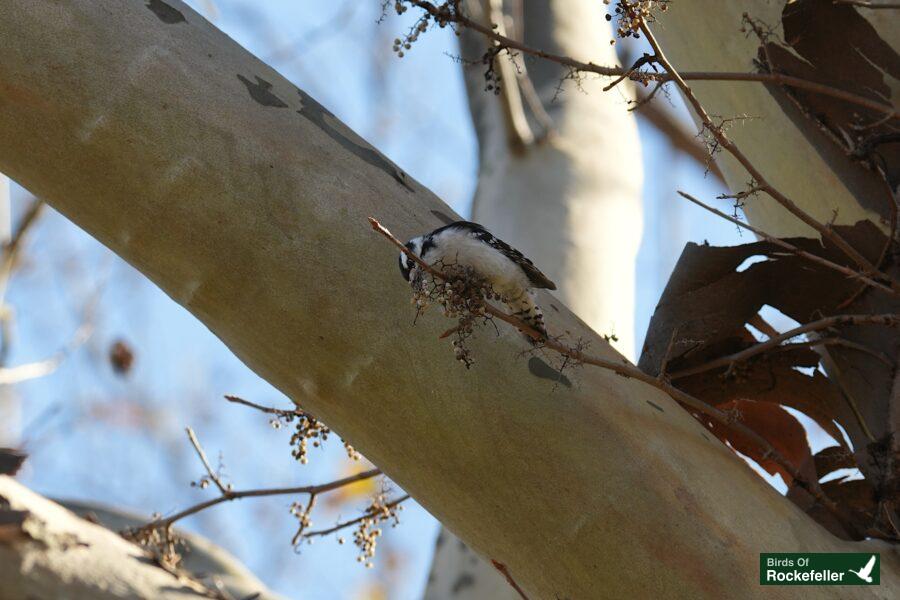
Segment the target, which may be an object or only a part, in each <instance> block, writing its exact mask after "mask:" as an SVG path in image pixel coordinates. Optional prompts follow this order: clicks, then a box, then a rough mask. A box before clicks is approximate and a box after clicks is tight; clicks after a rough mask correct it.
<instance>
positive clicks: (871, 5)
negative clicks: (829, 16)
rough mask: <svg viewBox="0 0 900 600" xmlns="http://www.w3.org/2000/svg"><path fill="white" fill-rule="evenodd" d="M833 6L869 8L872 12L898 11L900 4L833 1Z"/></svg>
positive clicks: (867, 0)
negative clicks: (883, 10)
mask: <svg viewBox="0 0 900 600" xmlns="http://www.w3.org/2000/svg"><path fill="white" fill-rule="evenodd" d="M832 3H833V4H847V5H849V6H858V7H859V8H868V9H870V10H878V9H880V8H890V9H898V8H900V2H884V3H878V2H869V0H832Z"/></svg>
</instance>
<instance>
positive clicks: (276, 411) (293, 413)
mask: <svg viewBox="0 0 900 600" xmlns="http://www.w3.org/2000/svg"><path fill="white" fill-rule="evenodd" d="M225 399H226V400H228V401H229V402H233V403H235V404H243V405H244V406H249V407H250V408H254V409H256V410H258V411H261V412H264V413H266V414H270V415H277V416H279V417H297V416H300V414H301V412H302V411H300V410H299V409H296V408H294V409H284V408H274V407H271V406H263V405H262V404H256V403H255V402H250V401H249V400H244V399H243V398H240V397H238V396H232V395H230V394H226V395H225Z"/></svg>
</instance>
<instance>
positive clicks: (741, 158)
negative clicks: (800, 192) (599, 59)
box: [640, 17, 900, 291]
mask: <svg viewBox="0 0 900 600" xmlns="http://www.w3.org/2000/svg"><path fill="white" fill-rule="evenodd" d="M640 19H641V21H640V29H641V32H642V33H643V34H644V36H645V37H646V38H647V42H648V43H649V44H650V47H652V48H653V52H654V53H655V54H656V60H657V61H658V62H659V64H660V65H662V67H663V68H664V69H665V70H666V72H667V73H669V74H670V75H671V76H672V78H673V81H675V83H676V84H677V85H678V88H679V89H680V90H681V92H682V93H683V94H684V96H685V98H686V99H687V101H688V104H690V106H691V107H692V108H693V109H694V112H695V113H696V114H697V116H698V117H699V118H700V120H701V121H702V122H703V124H704V126H705V127H706V129H708V130H709V132H710V133H711V134H712V135H713V137H714V138H715V140H716V142H717V143H718V144H719V145H720V146H721V147H722V148H725V149H726V150H727V151H728V152H729V153H730V154H731V155H732V156H733V157H734V158H735V159H737V161H738V162H739V163H741V166H743V167H744V169H745V170H746V171H747V172H748V173H749V174H750V176H751V177H752V178H753V180H754V181H755V182H756V183H757V187H758V188H759V189H760V190H761V191H764V192H765V193H766V194H768V195H769V196H770V197H771V198H772V199H774V200H775V201H776V202H778V203H779V204H780V205H781V206H783V207H784V208H785V209H787V210H788V211H789V212H790V213H791V214H793V215H794V216H795V217H797V218H798V219H800V220H801V221H803V222H804V223H806V224H807V225H809V226H810V227H812V228H813V229H815V230H816V231H818V232H819V234H820V235H821V236H822V238H823V239H827V240H829V241H831V243H832V244H834V245H835V246H836V247H837V248H839V249H840V250H841V251H842V252H843V253H844V254H846V255H847V256H848V257H850V258H851V259H852V260H853V262H855V263H856V264H857V265H859V266H860V267H861V268H862V269H863V270H864V271H865V272H866V273H876V272H878V269H876V268H875V265H873V264H872V263H871V262H870V261H869V260H868V259H867V258H866V257H865V256H863V255H862V254H860V252H859V251H858V250H856V248H854V247H853V246H851V245H850V244H849V243H848V242H847V241H846V240H845V239H844V238H842V237H841V236H840V235H838V234H837V233H836V232H835V231H834V230H833V229H832V228H831V227H828V226H826V225H824V224H822V223H819V222H818V221H816V220H815V219H814V218H813V217H812V216H811V215H810V214H808V213H807V212H806V211H804V210H803V209H801V208H800V207H799V206H797V205H796V204H794V202H793V201H792V200H791V199H790V198H788V197H787V196H785V195H784V194H782V193H781V192H780V191H779V190H778V189H777V188H775V187H774V186H773V185H772V184H771V183H769V181H768V180H767V179H766V178H765V177H764V176H763V174H762V173H760V172H759V170H757V168H756V167H755V166H754V165H753V163H751V162H750V159H748V158H747V157H746V156H745V155H744V153H743V152H741V150H740V149H739V148H738V147H737V146H736V145H735V144H734V142H732V141H731V139H730V138H729V137H728V136H727V135H726V134H725V131H724V130H723V128H722V127H721V125H716V124H715V123H713V121H712V118H711V117H710V116H709V113H707V112H706V109H705V108H703V105H702V104H701V103H700V101H699V100H698V99H697V97H696V96H695V95H694V92H693V91H692V90H691V88H690V87H689V86H688V84H687V83H686V82H685V81H684V78H683V77H681V75H679V74H678V72H677V71H676V70H675V68H674V67H673V66H672V64H671V63H670V62H669V60H668V59H667V58H666V55H665V53H664V52H663V50H662V48H661V47H660V46H659V43H658V42H657V41H656V38H655V37H654V36H653V33H652V32H651V31H650V28H649V27H648V26H647V24H646V22H644V21H643V18H642V17H640ZM882 275H883V274H882ZM883 277H884V278H885V279H886V280H888V281H891V287H892V288H895V289H896V290H897V291H900V284H898V283H897V282H894V281H892V280H891V278H890V277H888V276H887V275H883Z"/></svg>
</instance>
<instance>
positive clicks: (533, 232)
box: [425, 0, 643, 600]
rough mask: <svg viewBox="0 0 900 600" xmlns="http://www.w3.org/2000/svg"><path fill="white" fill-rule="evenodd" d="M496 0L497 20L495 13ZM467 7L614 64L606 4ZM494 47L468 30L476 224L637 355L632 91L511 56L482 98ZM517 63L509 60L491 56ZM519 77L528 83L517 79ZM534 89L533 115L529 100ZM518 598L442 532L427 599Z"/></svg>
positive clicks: (637, 152)
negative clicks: (514, 110)
mask: <svg viewBox="0 0 900 600" xmlns="http://www.w3.org/2000/svg"><path fill="white" fill-rule="evenodd" d="M498 4H503V6H502V13H501V15H497V14H494V15H493V16H489V15H488V9H490V8H491V6H493V7H494V8H495V13H496V12H497V11H496V9H497V8H498V6H497V5H498ZM467 7H468V8H469V14H470V15H471V16H472V17H473V18H476V19H478V20H479V21H480V22H482V23H488V22H495V23H496V22H498V21H499V22H501V23H502V25H503V27H504V29H505V30H506V31H505V33H506V35H508V36H513V37H515V38H516V39H519V40H522V39H523V38H522V37H521V36H523V35H524V40H523V41H524V42H525V43H526V44H527V45H529V46H532V47H535V48H542V49H544V50H546V51H548V52H553V53H555V54H562V55H566V56H572V57H574V58H577V59H579V60H584V61H594V62H596V63H597V64H614V63H615V62H616V60H617V57H616V53H615V52H614V49H613V47H612V46H611V45H610V44H609V43H608V42H607V41H606V40H608V39H612V30H611V28H610V26H609V24H608V23H607V22H606V21H605V20H604V18H603V15H604V14H605V10H604V6H603V5H602V4H600V3H595V2H584V1H582V0H553V1H552V2H538V3H528V2H515V1H513V2H509V1H507V2H506V3H502V2H497V1H496V0H494V1H493V2H491V1H482V0H473V1H470V2H469V3H468V4H467ZM502 15H505V16H506V17H507V18H506V19H503V18H502ZM487 50H488V47H487V45H486V43H485V38H484V36H482V35H481V34H479V33H476V32H472V31H470V30H466V31H463V34H462V36H461V37H460V54H461V56H462V58H463V62H462V65H463V71H464V74H465V78H466V87H467V91H468V95H469V106H470V108H471V110H472V120H473V122H474V124H475V131H476V133H477V135H478V144H479V149H480V151H479V171H478V187H477V190H476V193H475V198H474V201H473V208H472V220H474V221H477V222H479V223H483V224H485V225H486V226H488V227H489V228H490V229H491V230H492V231H493V232H494V233H496V234H498V235H499V236H500V237H502V238H503V239H504V240H506V241H508V242H510V243H512V244H513V245H514V246H516V247H517V248H519V249H520V250H522V251H523V252H524V253H525V255H526V256H528V257H529V258H531V259H532V260H534V261H535V263H536V264H537V265H538V266H540V268H541V269H543V270H544V272H545V273H547V275H548V276H549V277H550V278H551V279H552V280H553V281H554V282H556V284H557V287H558V290H557V291H556V292H554V294H553V295H554V296H556V297H557V298H559V299H560V300H561V301H562V302H564V303H565V304H566V305H567V306H568V307H569V308H570V309H571V310H572V311H573V312H574V313H575V314H576V315H578V316H579V317H580V318H581V319H582V320H583V321H584V322H585V323H586V324H587V325H588V326H589V327H591V328H592V329H593V330H594V331H596V332H598V333H601V334H610V333H615V334H616V337H617V338H618V341H616V342H613V346H615V347H616V348H617V349H618V350H619V351H621V352H622V353H623V354H625V355H626V356H629V357H634V306H635V261H636V258H637V252H638V247H639V245H640V241H641V229H642V216H641V202H642V198H641V184H642V178H643V169H642V162H641V160H642V157H641V146H640V141H639V139H638V132H637V124H636V123H635V119H634V115H633V113H629V112H627V111H626V108H627V104H626V99H625V98H623V95H622V93H623V92H625V93H627V94H631V93H632V90H631V88H630V86H628V85H627V84H626V85H625V86H623V87H622V88H619V89H617V90H616V91H613V92H611V93H604V92H603V90H602V88H603V86H604V85H606V83H607V82H606V81H603V80H601V79H598V78H594V79H585V80H582V81H577V82H576V81H574V80H566V79H565V78H566V74H567V73H566V70H565V69H563V68H562V67H560V66H559V65H555V64H553V63H548V62H546V61H534V60H523V59H522V58H521V57H516V59H515V60H516V67H515V68H510V69H508V70H507V71H505V72H504V75H506V74H507V72H510V73H511V74H512V75H513V76H512V81H507V80H506V79H503V80H502V81H501V82H500V87H501V93H500V94H494V93H491V91H489V90H485V77H484V74H485V70H486V68H487V67H486V66H485V65H484V64H482V62H481V57H482V56H484V54H485V52H486V51H487ZM511 60H512V59H510V57H509V56H507V55H506V54H500V56H499V57H498V58H497V59H496V61H497V62H498V63H499V62H500V61H502V62H503V63H509V64H510V65H512V62H511ZM516 73H519V74H520V76H519V77H518V80H517V78H516V77H515V75H516ZM523 73H526V74H527V75H526V76H527V77H529V79H530V81H522V78H521V74H523ZM529 84H533V87H534V91H535V92H536V96H537V99H538V101H539V102H540V107H539V108H538V109H535V108H533V107H532V106H531V105H529V103H528V101H527V98H528V94H529V92H530V91H531V90H529V89H528V85H529ZM509 96H513V97H518V98H521V100H519V101H518V102H510V100H509ZM533 100H534V99H533V98H532V101H533ZM510 106H512V107H516V106H518V107H520V115H517V118H518V120H519V122H520V123H524V128H525V129H524V131H525V134H524V135H525V136H526V137H530V138H531V140H532V141H530V142H527V141H523V140H522V139H521V137H522V134H521V131H522V127H523V126H522V125H519V131H516V130H515V129H514V127H513V126H512V123H513V122H514V121H516V119H515V118H511V117H510V115H509V112H510V108H509V107H510ZM540 111H546V116H544V115H539V114H536V113H539V112H540ZM542 117H543V118H542ZM546 117H549V119H550V120H551V122H552V129H551V130H550V131H548V123H547V122H546ZM518 597H519V596H518V594H517V593H516V591H515V590H514V589H513V588H512V587H510V586H509V584H508V583H507V582H506V580H505V579H504V578H503V577H502V576H501V575H500V574H499V573H498V572H497V571H496V569H494V567H492V566H491V565H490V564H488V563H486V562H485V561H482V560H479V559H478V558H477V555H476V554H475V553H474V552H472V551H471V550H470V549H469V548H468V547H467V546H466V545H465V543H464V542H462V541H460V540H458V539H457V538H456V537H455V536H454V535H453V534H452V533H450V532H449V531H447V530H446V529H442V531H441V533H440V535H439V537H438V543H437V544H436V546H435V557H434V561H433V564H432V568H431V572H430V575H429V579H428V586H427V589H426V592H425V598H427V599H440V598H455V599H462V598H496V599H501V598H509V599H510V600H515V599H517V598H518Z"/></svg>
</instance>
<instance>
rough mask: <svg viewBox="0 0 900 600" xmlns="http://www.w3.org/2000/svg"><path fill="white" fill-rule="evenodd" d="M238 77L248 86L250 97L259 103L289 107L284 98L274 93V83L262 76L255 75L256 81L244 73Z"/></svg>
mask: <svg viewBox="0 0 900 600" xmlns="http://www.w3.org/2000/svg"><path fill="white" fill-rule="evenodd" d="M237 78H238V79H240V80H241V83H243V84H244V85H245V86H246V87H247V91H248V92H249V93H250V97H251V98H253V99H254V100H255V101H256V102H257V103H259V104H262V105H263V106H273V107H275V108H287V104H285V102H284V100H282V99H281V98H279V97H278V96H276V95H275V94H273V93H272V84H271V83H269V82H268V81H266V80H265V79H263V78H262V77H258V76H254V79H256V83H254V82H252V81H250V80H249V79H247V78H246V77H244V76H243V75H238V76H237Z"/></svg>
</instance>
